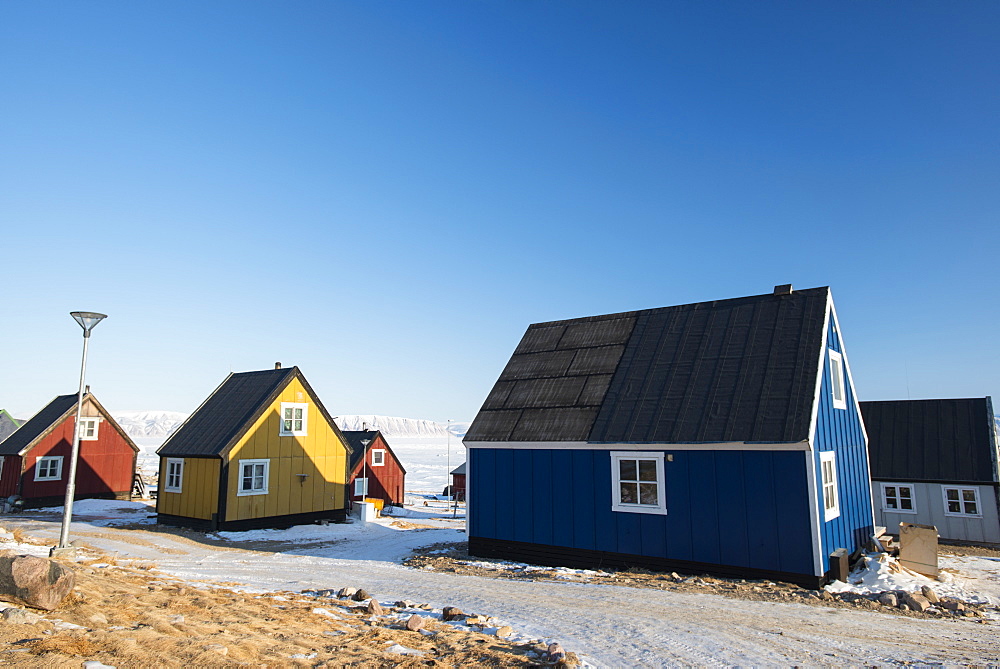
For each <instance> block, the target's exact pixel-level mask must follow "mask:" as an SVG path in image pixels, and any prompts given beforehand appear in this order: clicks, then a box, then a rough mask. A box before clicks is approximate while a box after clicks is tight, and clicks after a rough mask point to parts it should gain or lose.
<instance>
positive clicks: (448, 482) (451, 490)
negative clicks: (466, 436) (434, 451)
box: [444, 418, 455, 503]
mask: <svg viewBox="0 0 1000 669" xmlns="http://www.w3.org/2000/svg"><path fill="white" fill-rule="evenodd" d="M452 420H453V419H451V418H449V419H448V426H447V427H446V428H445V430H447V432H448V451H447V455H446V456H445V467H447V468H448V473H447V474H445V477H444V489H445V490H447V491H448V494H449V495H450V496H451V497H454V496H455V486H454V485H452V482H451V421H452ZM449 503H450V500H449Z"/></svg>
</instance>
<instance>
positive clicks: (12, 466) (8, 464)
mask: <svg viewBox="0 0 1000 669" xmlns="http://www.w3.org/2000/svg"><path fill="white" fill-rule="evenodd" d="M0 460H2V461H3V465H2V467H3V469H2V470H0V497H10V496H11V495H13V494H15V493H16V492H17V480H18V479H19V478H20V477H21V456H19V455H3V456H0Z"/></svg>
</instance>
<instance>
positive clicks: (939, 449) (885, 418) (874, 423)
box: [860, 397, 997, 483]
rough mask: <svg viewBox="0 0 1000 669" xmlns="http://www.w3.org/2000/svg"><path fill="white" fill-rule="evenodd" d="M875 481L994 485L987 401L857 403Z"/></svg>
mask: <svg viewBox="0 0 1000 669" xmlns="http://www.w3.org/2000/svg"><path fill="white" fill-rule="evenodd" d="M860 405H861V415H862V416H863V417H864V421H865V429H866V430H867V432H868V452H869V458H870V462H871V465H870V466H871V476H872V478H873V479H881V480H888V481H900V482H904V481H905V482H913V483H916V482H918V481H955V482H963V483H993V482H996V481H997V478H996V477H997V474H996V470H995V466H996V457H997V456H996V432H995V430H996V423H995V422H994V418H993V400H992V398H990V397H977V398H971V399H941V400H933V399H932V400H888V401H878V402H860Z"/></svg>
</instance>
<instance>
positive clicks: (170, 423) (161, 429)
mask: <svg viewBox="0 0 1000 669" xmlns="http://www.w3.org/2000/svg"><path fill="white" fill-rule="evenodd" d="M112 415H113V416H114V419H115V420H116V421H118V424H119V425H121V426H122V429H123V430H125V432H126V433H127V434H128V436H130V437H132V439H135V440H139V439H141V440H143V441H144V442H149V441H152V440H156V439H158V440H159V441H160V442H163V441H166V439H167V437H169V436H170V435H171V434H173V433H174V430H176V429H177V428H178V427H180V425H181V423H183V422H184V421H185V420H187V417H188V414H186V413H180V412H179V411H119V412H117V413H113V414H112Z"/></svg>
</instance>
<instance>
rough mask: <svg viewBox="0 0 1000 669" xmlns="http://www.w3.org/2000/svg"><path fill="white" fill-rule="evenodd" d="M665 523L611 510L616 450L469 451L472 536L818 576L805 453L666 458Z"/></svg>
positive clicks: (686, 453)
mask: <svg viewBox="0 0 1000 669" xmlns="http://www.w3.org/2000/svg"><path fill="white" fill-rule="evenodd" d="M664 452H665V453H671V454H672V455H673V457H674V459H673V462H666V463H664V464H665V475H666V493H667V510H668V513H667V514H666V515H654V514H642V513H622V512H615V511H612V510H611V480H612V479H611V456H610V449H609V450H608V451H604V450H563V449H537V450H534V449H533V450H526V449H502V448H497V449H491V448H473V449H470V450H469V476H471V477H473V480H472V481H471V482H470V485H469V490H468V493H469V496H470V501H469V511H470V514H471V515H470V518H469V534H470V536H475V537H483V538H490V539H505V540H513V541H523V542H529V543H537V544H542V545H552V546H562V547H567V548H580V549H589V550H599V551H609V552H617V553H628V554H633V555H643V556H650V557H662V558H668V559H674V560H689V561H694V562H706V563H713V564H724V565H733V566H737V567H746V568H755V569H767V570H774V571H786V572H794V573H803V574H811V573H812V572H813V562H812V560H813V553H812V548H811V541H810V538H809V537H810V536H811V535H810V530H809V509H810V505H809V501H808V500H809V495H808V490H807V486H806V479H805V477H804V476H803V475H802V472H803V471H804V469H805V457H806V456H805V453H803V452H801V451H781V452H778V451H664Z"/></svg>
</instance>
